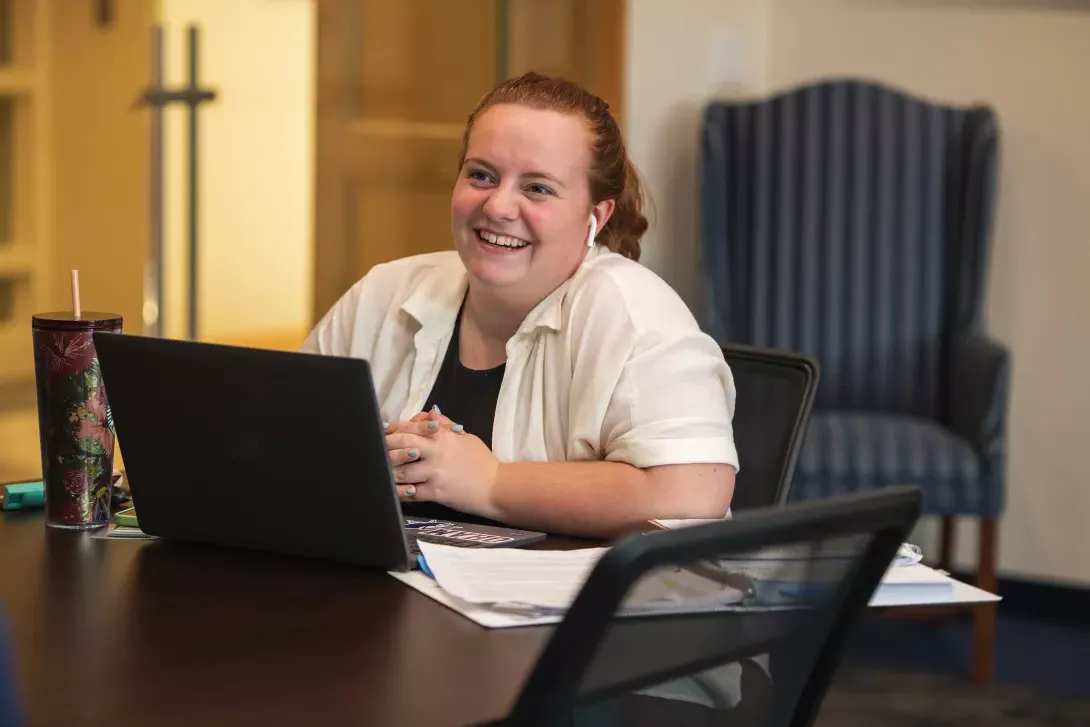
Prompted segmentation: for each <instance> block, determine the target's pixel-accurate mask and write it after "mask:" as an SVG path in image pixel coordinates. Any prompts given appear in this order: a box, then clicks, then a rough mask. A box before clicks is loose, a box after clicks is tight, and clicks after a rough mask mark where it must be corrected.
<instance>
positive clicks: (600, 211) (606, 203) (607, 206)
mask: <svg viewBox="0 0 1090 727" xmlns="http://www.w3.org/2000/svg"><path fill="white" fill-rule="evenodd" d="M616 207H617V201H616V200H612V199H603V200H602V201H601V202H599V203H598V204H596V205H594V207H593V208H592V209H591V211H590V213H591V214H592V215H594V216H595V217H596V218H597V220H598V231H599V232H601V231H602V228H603V227H605V226H606V223H607V222H609V218H610V217H612V216H613V210H614V209H616Z"/></svg>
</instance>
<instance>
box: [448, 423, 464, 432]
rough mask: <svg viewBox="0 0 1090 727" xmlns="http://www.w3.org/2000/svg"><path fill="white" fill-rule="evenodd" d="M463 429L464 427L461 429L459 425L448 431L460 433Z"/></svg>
mask: <svg viewBox="0 0 1090 727" xmlns="http://www.w3.org/2000/svg"><path fill="white" fill-rule="evenodd" d="M463 429H465V427H463V426H462V425H461V424H455V425H454V426H453V427H451V428H450V431H452V432H456V433H458V432H461V431H462V430H463Z"/></svg>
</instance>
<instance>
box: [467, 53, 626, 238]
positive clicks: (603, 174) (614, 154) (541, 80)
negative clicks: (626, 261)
mask: <svg viewBox="0 0 1090 727" xmlns="http://www.w3.org/2000/svg"><path fill="white" fill-rule="evenodd" d="M497 104H514V105H516V106H526V107H529V108H533V109H542V110H547V111H558V112H560V113H563V114H571V115H573V116H578V117H580V118H581V119H583V121H584V122H585V123H586V125H587V128H588V129H589V131H590V134H591V164H590V179H589V180H588V182H589V186H590V196H591V202H592V203H593V204H598V203H599V202H601V201H602V200H605V199H612V200H615V206H614V209H613V215H612V216H611V217H610V218H609V220H608V221H607V222H606V224H605V226H604V227H602V228H601V231H600V232H599V233H598V235H597V241H598V242H599V243H600V244H602V245H605V246H606V247H608V248H609V249H610V250H612V251H613V252H616V253H620V254H621V255H624V256H625V257H627V258H631V259H632V260H639V259H640V238H641V237H643V233H644V232H646V231H647V218H646V217H645V216H644V214H643V208H644V192H643V185H642V184H641V182H640V177H639V173H638V172H637V171H636V167H635V166H634V165H633V164H632V161H631V160H630V159H629V158H628V151H627V150H626V149H625V145H624V139H623V138H622V137H621V129H620V127H619V126H618V125H617V121H616V119H614V118H613V114H612V113H610V111H609V104H608V103H606V102H605V101H603V100H602V99H600V98H598V97H597V96H595V95H594V94H592V93H591V92H590V91H587V90H586V89H585V88H583V87H582V86H580V85H579V84H577V83H574V82H572V81H568V80H566V79H564V78H558V77H555V76H543V75H541V74H540V73H534V72H532V71H531V72H530V73H525V74H523V75H521V76H519V77H518V78H512V79H509V80H507V81H504V82H503V83H501V84H500V85H499V86H497V87H496V88H494V89H492V90H491V91H490V92H489V93H488V94H487V95H486V96H485V97H484V98H483V99H481V103H480V104H479V105H478V106H477V108H475V109H474V110H473V113H471V114H470V115H469V119H468V120H467V121H466V129H465V133H464V134H463V136H462V153H461V155H460V156H459V159H458V167H459V168H461V166H462V165H463V164H464V163H465V158H466V147H468V145H469V132H470V131H472V130H473V122H474V121H476V119H477V117H478V116H480V114H481V112H482V111H484V110H485V109H487V108H488V107H489V106H495V105H497Z"/></svg>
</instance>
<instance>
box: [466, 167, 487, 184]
mask: <svg viewBox="0 0 1090 727" xmlns="http://www.w3.org/2000/svg"><path fill="white" fill-rule="evenodd" d="M466 178H467V179H472V180H473V181H474V182H490V181H492V176H491V175H490V174H489V173H488V172H486V171H484V170H483V169H470V170H469V171H468V172H466Z"/></svg>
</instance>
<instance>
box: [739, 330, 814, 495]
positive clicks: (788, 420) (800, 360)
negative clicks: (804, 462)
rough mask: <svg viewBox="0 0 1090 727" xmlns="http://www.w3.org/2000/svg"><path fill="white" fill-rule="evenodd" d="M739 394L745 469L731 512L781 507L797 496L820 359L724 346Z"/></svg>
mask: <svg viewBox="0 0 1090 727" xmlns="http://www.w3.org/2000/svg"><path fill="white" fill-rule="evenodd" d="M722 348H723V357H724V358H725V359H726V360H727V364H728V365H729V366H730V370H731V374H732V375H733V376H734V388H735V390H736V391H737V392H738V394H737V399H736V401H735V407H734V443H735V446H736V448H737V449H738V457H739V460H740V462H739V464H740V465H741V470H740V471H739V473H738V479H737V481H736V482H735V485H734V498H733V499H732V500H731V510H732V511H734V512H737V511H740V510H745V509H749V508H753V507H765V506H768V505H779V504H782V503H784V502H787V498H788V496H789V495H790V494H791V477H792V475H793V474H794V472H795V462H796V461H798V458H799V450H800V449H801V448H802V441H803V438H804V437H805V436H806V427H807V425H808V424H809V423H810V410H811V408H812V407H813V404H814V394H815V392H816V390H817V386H818V379H819V373H818V363H817V361H815V360H814V359H813V358H811V357H809V356H803V355H801V354H796V353H789V352H787V351H772V350H767V349H761V348H755V347H753V346H743V345H740V344H723V345H722Z"/></svg>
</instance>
